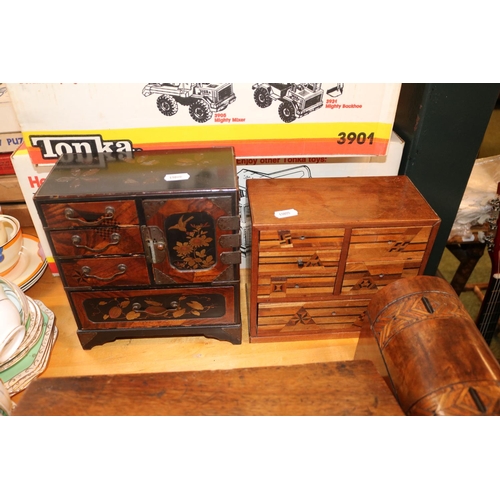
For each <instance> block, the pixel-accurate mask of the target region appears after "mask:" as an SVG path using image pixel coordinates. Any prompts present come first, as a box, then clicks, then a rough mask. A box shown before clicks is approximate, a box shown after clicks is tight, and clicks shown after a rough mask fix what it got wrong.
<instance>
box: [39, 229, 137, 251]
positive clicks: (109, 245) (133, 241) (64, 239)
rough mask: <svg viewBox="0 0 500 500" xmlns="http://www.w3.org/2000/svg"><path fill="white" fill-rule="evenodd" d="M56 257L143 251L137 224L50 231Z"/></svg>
mask: <svg viewBox="0 0 500 500" xmlns="http://www.w3.org/2000/svg"><path fill="white" fill-rule="evenodd" d="M49 238H50V239H51V240H52V243H53V246H54V251H55V256H56V257H78V256H82V255H121V254H132V253H136V254H137V253H144V249H143V246H142V239H141V233H140V230H139V226H126V227H122V226H115V227H111V226H101V227H97V228H95V229H72V230H62V231H51V232H50V233H49Z"/></svg>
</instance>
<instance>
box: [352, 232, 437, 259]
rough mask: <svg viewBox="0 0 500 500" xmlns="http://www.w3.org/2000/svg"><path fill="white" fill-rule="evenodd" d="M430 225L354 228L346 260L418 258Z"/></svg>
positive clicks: (424, 244)
mask: <svg viewBox="0 0 500 500" xmlns="http://www.w3.org/2000/svg"><path fill="white" fill-rule="evenodd" d="M431 230H432V227H430V226H427V227H420V226H419V227H388V228H364V229H359V228H358V229H353V230H352V235H351V243H350V247H349V254H348V256H347V261H348V262H372V261H374V260H382V261H383V260H396V261H400V260H414V261H416V262H421V261H422V259H423V257H424V254H425V250H426V248H427V244H428V241H429V237H430V234H431Z"/></svg>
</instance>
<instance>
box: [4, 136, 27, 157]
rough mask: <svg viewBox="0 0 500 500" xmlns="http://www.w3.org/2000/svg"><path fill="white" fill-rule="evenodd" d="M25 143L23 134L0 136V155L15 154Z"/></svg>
mask: <svg viewBox="0 0 500 500" xmlns="http://www.w3.org/2000/svg"><path fill="white" fill-rule="evenodd" d="M22 143H23V135H22V134H21V132H5V133H3V134H0V153H13V152H14V151H15V150H16V149H17V148H18V147H19V146H20V145H21V144H22Z"/></svg>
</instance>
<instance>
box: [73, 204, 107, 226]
mask: <svg viewBox="0 0 500 500" xmlns="http://www.w3.org/2000/svg"><path fill="white" fill-rule="evenodd" d="M75 215H76V214H75V211H74V210H73V209H72V208H70V207H68V208H66V209H65V210H64V217H66V219H67V220H69V221H71V222H77V223H78V224H80V225H81V226H98V225H99V224H101V222H102V221H103V220H109V219H112V218H113V217H114V216H115V209H114V208H113V207H106V208H105V209H104V214H103V215H102V216H101V217H99V218H98V219H97V220H95V221H87V220H84V219H79V218H78V217H75Z"/></svg>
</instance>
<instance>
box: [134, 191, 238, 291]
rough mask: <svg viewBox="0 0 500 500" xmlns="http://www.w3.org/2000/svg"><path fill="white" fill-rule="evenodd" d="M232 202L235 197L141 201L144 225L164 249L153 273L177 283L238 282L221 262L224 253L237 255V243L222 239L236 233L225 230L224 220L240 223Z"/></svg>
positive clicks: (222, 261) (229, 265)
mask: <svg viewBox="0 0 500 500" xmlns="http://www.w3.org/2000/svg"><path fill="white" fill-rule="evenodd" d="M235 201H236V198H235V197H234V196H233V197H231V196H214V197H211V198H206V197H197V198H189V197H188V198H172V199H167V200H165V199H154V200H146V201H144V202H143V207H144V211H145V214H146V221H147V225H148V227H153V228H155V230H156V231H158V234H160V235H161V236H160V237H161V238H163V242H164V244H165V248H166V251H165V252H164V253H162V254H161V257H158V258H157V259H155V260H154V263H153V268H154V269H155V274H156V275H158V276H160V277H163V276H168V277H169V278H170V279H171V280H172V282H174V283H179V284H189V283H198V284H200V283H211V282H213V281H217V280H220V281H229V280H234V279H238V278H237V272H236V267H235V266H234V264H228V263H227V262H225V261H224V259H223V254H224V252H234V251H237V252H239V240H238V242H237V248H236V247H232V246H227V245H224V241H227V239H226V240H225V239H224V236H228V235H232V234H234V233H235V232H236V230H234V229H225V228H224V224H223V222H224V218H231V217H234V219H235V221H239V218H238V217H237V215H235V213H234V210H235V209H236V203H235ZM233 223H234V222H233ZM237 229H238V231H239V222H238V224H237ZM238 263H239V260H238Z"/></svg>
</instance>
